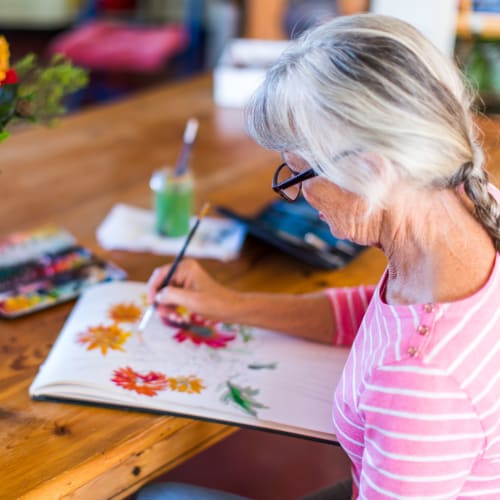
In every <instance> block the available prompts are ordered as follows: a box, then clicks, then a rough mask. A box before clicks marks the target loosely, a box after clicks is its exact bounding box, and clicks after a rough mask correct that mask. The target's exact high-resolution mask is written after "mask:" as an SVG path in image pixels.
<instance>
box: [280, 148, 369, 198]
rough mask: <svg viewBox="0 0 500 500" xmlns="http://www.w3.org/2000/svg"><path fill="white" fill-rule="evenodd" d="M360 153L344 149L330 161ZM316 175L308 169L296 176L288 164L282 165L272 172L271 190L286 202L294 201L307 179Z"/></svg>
mask: <svg viewBox="0 0 500 500" xmlns="http://www.w3.org/2000/svg"><path fill="white" fill-rule="evenodd" d="M359 152H360V150H359V149H346V150H345V151H342V152H341V153H339V154H337V155H336V156H335V157H334V158H332V161H338V160H341V159H342V158H345V157H346V156H351V155H356V154H358V153H359ZM317 175H318V174H317V173H316V172H315V171H314V170H313V169H312V168H309V169H307V170H306V171H304V172H301V173H300V174H296V173H295V172H294V171H293V170H292V169H291V168H290V167H289V166H288V163H286V162H285V163H282V164H281V165H280V166H279V167H278V168H277V169H276V172H274V176H273V183H272V188H273V191H275V192H276V193H278V194H279V195H280V196H281V197H282V198H284V199H285V200H286V201H295V200H296V199H297V198H298V197H299V196H300V193H301V192H302V183H303V182H304V181H306V180H307V179H312V178H313V177H316V176H317Z"/></svg>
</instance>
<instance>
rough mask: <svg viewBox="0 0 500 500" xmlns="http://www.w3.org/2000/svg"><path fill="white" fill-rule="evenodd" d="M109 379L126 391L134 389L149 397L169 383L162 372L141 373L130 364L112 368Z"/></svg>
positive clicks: (162, 389) (166, 386)
mask: <svg viewBox="0 0 500 500" xmlns="http://www.w3.org/2000/svg"><path fill="white" fill-rule="evenodd" d="M111 381H112V382H114V383H115V384H116V385H118V386H120V387H123V388H124V389H126V390H127V391H135V392H137V394H144V395H145V396H149V397H152V396H156V395H157V394H158V392H159V391H164V390H165V389H167V388H168V384H169V382H168V378H167V377H166V376H165V374H163V373H160V372H153V371H151V372H148V373H145V374H141V373H139V372H136V371H135V370H133V369H132V368H130V366H126V367H125V368H118V369H117V370H114V371H113V377H112V378H111Z"/></svg>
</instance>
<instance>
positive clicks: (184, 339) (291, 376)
mask: <svg viewBox="0 0 500 500" xmlns="http://www.w3.org/2000/svg"><path fill="white" fill-rule="evenodd" d="M145 307H146V304H145V285H144V284H140V283H131V282H120V283H105V284H102V285H98V286H95V287H93V288H92V289H90V290H88V291H87V292H86V293H85V294H84V295H83V296H82V297H81V298H80V300H79V301H78V303H77V305H76V306H75V309H74V310H73V312H72V314H71V316H70V317H69V319H68V321H67V322H66V325H65V326H64V328H63V330H62V332H61V334H60V336H59V338H58V340H57V342H56V344H55V345H54V347H53V349H52V351H51V353H50V355H49V357H48V359H47V360H46V361H45V362H44V364H43V365H42V367H41V369H40V372H39V374H38V375H37V377H36V379H35V381H34V382H33V384H32V386H31V388H30V394H31V395H32V396H33V397H40V396H49V397H50V396H52V397H63V398H69V399H76V400H86V401H94V402H102V403H110V404H121V405H126V406H133V407H137V408H147V409H153V410H159V411H165V412H173V413H181V414H185V415H193V416H198V417H204V418H212V419H214V420H221V421H226V422H235V423H241V424H247V425H254V426H257V427H268V428H280V429H282V430H285V431H288V432H296V433H299V434H306V435H307V434H309V435H319V436H323V437H324V435H329V438H331V439H333V437H334V433H335V431H334V428H333V423H332V419H331V406H332V401H333V392H334V390H335V387H336V384H337V381H338V380H339V378H340V374H341V371H342V368H343V365H344V363H345V360H346V358H347V354H348V350H347V349H343V348H335V347H329V346H324V345H319V344H315V343H312V342H307V341H304V340H300V339H296V338H293V337H288V336H286V335H282V334H278V333H272V332H268V331H264V330H260V329H255V328H249V327H244V328H240V327H239V326H238V325H230V326H225V325H222V324H213V323H208V326H207V324H205V325H204V324H203V320H202V319H201V320H200V321H196V318H195V319H193V317H191V318H190V319H191V321H192V322H194V323H195V324H196V323H200V324H199V325H198V328H201V330H196V326H195V327H192V326H191V327H190V328H194V329H195V331H194V333H193V331H192V330H189V329H188V330H186V328H184V329H183V328H179V327H171V326H167V325H166V324H165V323H164V322H163V321H162V320H161V319H160V318H159V317H158V315H156V314H155V315H153V317H152V318H151V321H150V323H149V324H148V326H147V328H146V330H145V332H144V333H143V334H142V335H141V334H139V333H138V332H137V324H138V322H139V319H140V316H141V315H142V313H143V311H144V310H145ZM120 308H121V309H120ZM113 311H114V314H112V313H113ZM124 314H128V315H130V317H129V320H128V321H123V319H124ZM186 314H189V313H186ZM134 317H135V319H134ZM113 318H114V319H113ZM117 318H119V319H120V318H121V321H117ZM203 328H206V330H203ZM200 332H201V333H204V334H203V335H202V334H200ZM207 332H209V334H207ZM99 335H100V336H99Z"/></svg>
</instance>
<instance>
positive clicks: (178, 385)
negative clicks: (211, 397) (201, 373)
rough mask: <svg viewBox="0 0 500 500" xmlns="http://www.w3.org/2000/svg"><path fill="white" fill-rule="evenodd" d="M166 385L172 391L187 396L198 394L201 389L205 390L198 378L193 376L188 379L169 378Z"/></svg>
mask: <svg viewBox="0 0 500 500" xmlns="http://www.w3.org/2000/svg"><path fill="white" fill-rule="evenodd" d="M168 385H169V386H170V389H171V390H172V391H178V392H186V393H187V394H193V393H196V394H199V393H200V392H201V391H202V389H205V386H204V385H203V382H202V380H201V379H200V378H198V377H195V376H194V375H189V376H188V377H169V378H168Z"/></svg>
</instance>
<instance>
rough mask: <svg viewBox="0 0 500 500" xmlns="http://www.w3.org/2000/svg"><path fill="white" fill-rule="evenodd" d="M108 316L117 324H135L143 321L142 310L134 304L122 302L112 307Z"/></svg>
mask: <svg viewBox="0 0 500 500" xmlns="http://www.w3.org/2000/svg"><path fill="white" fill-rule="evenodd" d="M108 315H109V317H110V318H111V319H112V320H113V321H115V322H116V323H135V322H136V321H139V320H140V319H141V315H142V309H141V308H140V307H139V306H137V305H136V304H134V303H133V302H129V303H126V302H122V303H119V304H115V305H113V306H111V308H110V309H109V312H108Z"/></svg>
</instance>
